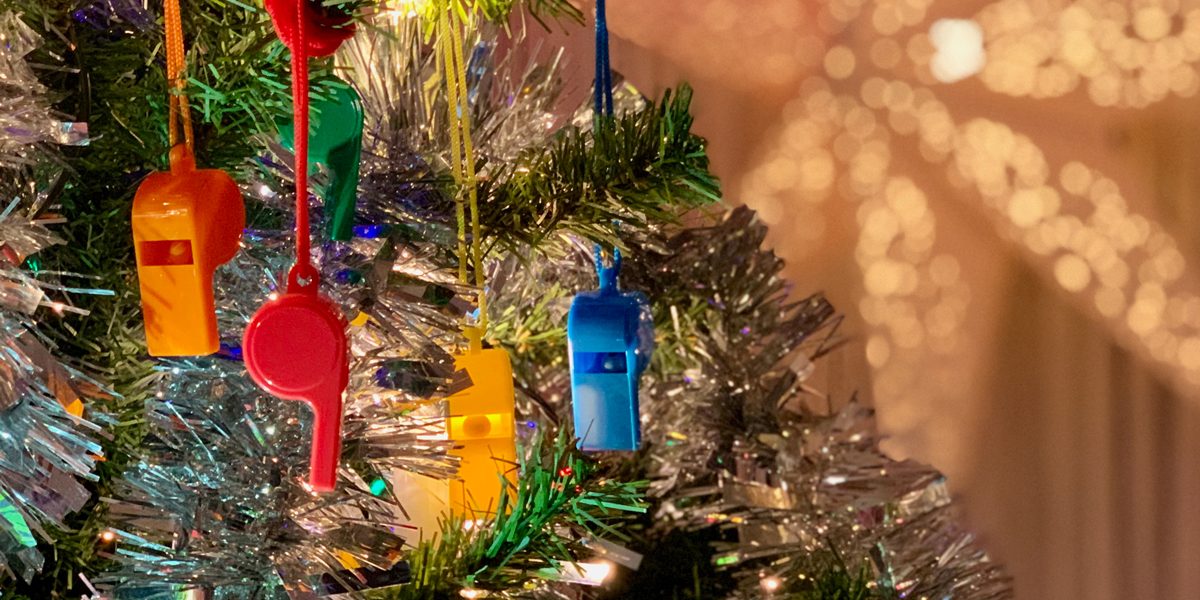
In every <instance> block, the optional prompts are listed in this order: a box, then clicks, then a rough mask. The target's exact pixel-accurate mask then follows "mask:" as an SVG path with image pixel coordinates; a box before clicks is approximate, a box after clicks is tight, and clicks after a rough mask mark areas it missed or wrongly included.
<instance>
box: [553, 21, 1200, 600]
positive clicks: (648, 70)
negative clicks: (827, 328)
mask: <svg viewBox="0 0 1200 600" xmlns="http://www.w3.org/2000/svg"><path fill="white" fill-rule="evenodd" d="M584 8H585V10H586V11H588V12H589V13H590V12H591V6H590V4H587V3H584ZM608 14H609V23H610V28H611V30H612V33H613V35H614V36H615V39H614V42H613V44H614V46H613V61H614V66H615V68H616V69H617V70H618V71H620V72H621V73H622V74H624V75H625V76H626V77H627V78H628V79H629V80H630V82H631V83H633V84H634V85H635V86H637V87H638V88H640V89H641V90H642V91H643V92H644V93H646V94H647V95H650V96H656V95H658V94H660V93H661V92H662V90H664V89H666V88H668V87H674V86H676V85H677V84H678V83H679V82H681V81H687V82H690V83H691V84H692V85H693V86H694V87H695V89H696V97H695V101H694V106H693V111H694V113H695V114H696V115H697V120H698V123H697V127H696V129H697V130H698V132H699V133H700V134H701V135H704V136H705V137H707V138H708V139H709V141H710V147H709V152H710V155H711V157H712V160H713V163H714V167H715V171H716V173H717V174H718V175H719V176H720V177H721V178H722V179H723V182H724V189H725V193H726V197H727V201H728V202H730V203H744V204H748V205H749V206H751V207H753V208H755V209H757V210H758V211H759V213H760V215H761V217H762V218H763V219H764V220H765V221H767V222H768V223H770V224H771V226H772V229H773V238H772V241H771V243H772V244H773V246H774V248H775V249H776V251H777V252H778V253H779V254H780V255H782V256H783V257H785V258H786V259H787V261H788V264H789V269H788V273H789V276H790V278H791V281H792V282H793V285H794V286H795V289H796V293H798V294H807V293H810V292H814V291H824V292H826V293H827V294H828V295H829V296H830V297H831V299H832V300H833V302H834V303H835V305H836V306H837V307H838V308H839V309H840V310H841V311H842V312H843V313H844V314H845V315H846V323H845V324H844V326H843V329H842V331H843V334H844V335H846V336H847V337H848V338H849V342H850V343H849V344H848V346H847V347H846V348H845V349H844V350H842V351H841V352H839V353H837V354H836V355H835V356H834V357H833V358H831V359H830V360H829V361H828V363H827V364H826V366H825V367H824V372H823V373H821V374H820V381H818V382H817V385H818V386H820V387H823V388H824V389H826V390H829V391H830V392H831V393H832V394H834V395H835V396H836V397H842V398H845V397H848V396H849V395H850V394H855V393H857V394H859V395H860V396H861V397H864V398H866V399H868V400H869V401H870V402H872V403H873V404H874V405H875V406H876V407H877V409H878V412H879V416H880V422H881V424H882V427H883V429H884V431H885V433H887V434H889V435H890V439H889V442H888V446H887V449H888V451H889V452H890V453H891V454H893V455H894V456H896V457H912V458H916V459H919V460H922V461H925V462H928V463H931V464H933V465H935V466H937V467H939V468H940V469H941V470H942V471H943V472H945V473H947V474H948V475H949V477H950V486H951V489H952V490H953V491H954V492H955V494H956V495H957V496H959V497H960V498H961V499H962V501H963V503H964V504H965V507H966V509H967V517H968V519H969V522H970V524H971V525H972V526H973V527H974V528H975V529H976V530H977V531H978V532H979V534H980V537H981V538H982V540H983V541H984V543H985V545H986V546H987V547H988V548H989V550H990V552H991V553H992V554H993V555H994V556H995V557H996V558H997V559H999V560H1001V561H1003V562H1004V563H1005V564H1006V565H1007V567H1008V569H1009V570H1010V572H1011V573H1012V574H1013V576H1014V577H1015V579H1016V588H1017V595H1018V598H1019V599H1021V600H1049V599H1056V600H1062V599H1066V598H1088V599H1090V600H1107V599H1117V598H1146V599H1176V598H1179V599H1183V598H1195V597H1196V596H1197V591H1196V590H1200V569H1197V568H1195V564H1194V561H1195V557H1196V556H1198V555H1200V511H1198V510H1197V509H1196V507H1197V503H1198V501H1200V469H1198V468H1195V467H1194V466H1193V462H1194V457H1195V456H1196V455H1197V454H1198V453H1200V452H1198V451H1200V410H1198V409H1200V198H1197V191H1198V190H1200V176H1197V173H1196V169H1195V167H1194V165H1195V164H1196V161H1197V158H1198V156H1200V141H1197V139H1196V136H1194V135H1193V134H1192V132H1193V131H1195V130H1196V125H1197V116H1198V115H1200V112H1198V111H1196V110H1195V109H1194V108H1193V104H1194V103H1195V102H1196V101H1197V100H1196V99H1195V96H1196V93H1197V91H1200V74H1198V70H1200V1H1186V0H1178V1H1169V0H1162V1H1150V0H1146V1H1135V0H1125V1H1103V0H1083V1H1076V2H1066V1H1055V0H1001V1H979V0H830V1H822V2H818V1H816V0H690V1H689V2H679V1H678V0H609V2H608ZM556 37H558V36H556ZM556 41H558V42H563V43H566V44H567V45H569V46H575V47H576V48H575V50H576V51H575V52H572V54H574V55H575V56H578V57H583V58H588V57H590V52H591V44H592V40H591V39H590V37H589V36H588V35H586V34H582V33H580V32H578V31H577V32H576V33H574V34H573V35H572V36H570V37H569V38H565V37H564V38H563V39H559V40H556ZM589 60H590V59H589Z"/></svg>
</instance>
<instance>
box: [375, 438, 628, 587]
mask: <svg viewBox="0 0 1200 600" xmlns="http://www.w3.org/2000/svg"><path fill="white" fill-rule="evenodd" d="M574 442H575V439H574V436H573V435H572V433H571V432H570V431H569V430H565V429H564V430H560V431H559V432H558V434H557V435H556V436H555V437H554V438H553V439H552V440H547V439H546V436H545V434H543V433H542V432H540V431H539V432H538V433H537V434H535V435H534V437H533V439H532V441H531V442H530V446H531V447H530V448H529V451H528V453H527V454H528V456H529V458H527V459H522V460H521V473H522V476H521V477H520V478H518V483H517V486H516V488H515V489H513V488H512V487H511V485H510V484H508V483H507V482H503V483H502V485H506V486H508V487H509V494H507V495H504V496H502V499H501V502H500V506H499V508H498V510H497V513H498V516H496V517H495V518H494V519H492V520H491V521H490V522H487V523H484V524H482V525H480V526H477V527H472V528H470V529H468V528H466V527H464V519H463V518H462V517H450V518H447V519H446V520H444V521H443V522H442V528H441V532H440V533H439V534H438V535H437V536H436V537H435V538H434V539H432V540H425V541H423V542H421V543H420V544H419V546H418V547H417V549H416V550H415V551H413V552H412V553H410V554H409V557H408V560H409V563H410V566H411V567H412V573H413V583H412V584H410V585H406V586H403V587H401V588H398V589H397V590H393V591H389V592H387V593H385V594H381V595H378V596H375V597H377V598H387V599H389V600H432V599H434V598H442V597H446V596H447V595H448V594H450V593H451V592H453V591H455V590H458V589H462V588H464V587H475V588H479V589H489V590H519V589H522V588H523V587H524V586H525V585H526V584H533V585H536V581H537V580H536V578H535V577H534V575H533V573H534V572H535V571H537V570H539V569H543V568H547V567H550V568H553V569H558V568H560V566H561V565H565V564H569V563H572V562H576V561H579V560H583V559H586V558H587V557H588V555H589V554H590V551H589V550H588V549H587V548H585V547H584V546H583V545H582V544H581V542H580V541H579V540H580V539H581V538H582V537H584V536H588V535H591V536H595V537H600V538H606V539H616V540H622V541H624V540H628V537H627V536H626V535H625V534H624V533H622V532H621V525H622V524H624V523H625V522H626V521H628V520H629V519H630V518H631V517H632V516H633V515H636V514H639V513H644V512H645V511H646V505H645V503H644V502H643V501H642V489H643V487H644V483H643V482H618V481H613V480H611V479H605V478H601V477H599V475H598V474H597V472H596V463H595V462H594V461H593V460H591V459H589V458H588V457H587V456H585V455H584V454H583V453H581V452H580V451H579V450H578V449H576V448H575V444H574ZM564 532H568V533H567V535H565V536H564V535H563V534H564Z"/></svg>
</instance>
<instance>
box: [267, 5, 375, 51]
mask: <svg viewBox="0 0 1200 600" xmlns="http://www.w3.org/2000/svg"><path fill="white" fill-rule="evenodd" d="M266 8H267V14H269V15H271V23H272V24H273V25H274V26H275V35H278V36H279V39H280V40H281V41H282V42H283V45H285V46H287V47H288V48H290V49H291V50H292V51H293V52H295V51H296V50H297V48H299V49H300V50H303V54H305V55H307V56H317V57H320V56H329V55H330V54H333V53H334V51H336V50H337V49H338V46H341V45H342V42H344V41H346V40H348V39H350V38H351V37H353V36H354V31H355V28H354V23H353V20H352V19H351V15H349V14H347V13H346V12H344V11H342V10H339V9H338V7H336V6H326V5H324V4H322V3H321V2H319V1H313V2H297V1H296V0H267V1H266ZM301 27H303V28H304V30H303V31H301V30H300V28H301Z"/></svg>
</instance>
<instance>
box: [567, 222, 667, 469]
mask: <svg viewBox="0 0 1200 600" xmlns="http://www.w3.org/2000/svg"><path fill="white" fill-rule="evenodd" d="M595 252H596V272H597V274H598V275H599V278H600V289H599V290H596V291H593V292H580V293H579V294H576V295H575V299H574V300H573V301H572V302H571V310H570V312H569V313H567V348H568V352H569V354H570V364H571V405H572V411H573V414H574V417H575V435H577V436H579V438H580V441H579V447H580V449H582V450H585V451H603V450H625V451H634V450H637V449H638V447H639V446H640V445H641V424H640V421H639V414H638V379H639V377H641V374H642V372H643V371H644V370H645V369H646V366H647V365H649V363H650V354H651V353H652V352H653V351H654V324H653V321H652V319H651V317H650V303H649V301H648V300H647V299H646V296H645V295H644V294H642V293H641V292H621V291H620V290H618V289H617V277H618V275H620V272H621V251H620V250H617V249H614V250H613V260H612V266H608V267H606V266H605V265H604V257H603V255H602V252H601V250H600V246H599V245H597V246H596V250H595Z"/></svg>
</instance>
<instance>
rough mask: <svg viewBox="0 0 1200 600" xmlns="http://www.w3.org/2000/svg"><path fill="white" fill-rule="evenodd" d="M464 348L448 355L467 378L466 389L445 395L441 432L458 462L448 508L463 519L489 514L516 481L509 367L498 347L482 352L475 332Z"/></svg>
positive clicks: (478, 333)
mask: <svg viewBox="0 0 1200 600" xmlns="http://www.w3.org/2000/svg"><path fill="white" fill-rule="evenodd" d="M467 335H468V337H469V338H470V339H471V344H470V348H469V349H468V350H467V352H466V353H465V354H459V355H457V356H455V357H454V367H455V368H456V369H458V370H465V371H466V372H467V375H469V376H470V377H471V387H469V388H467V389H465V390H463V391H461V392H459V393H457V394H454V395H453V396H450V399H449V403H450V418H449V419H447V423H446V429H447V433H449V436H450V440H451V441H452V442H454V449H453V450H451V452H450V453H451V454H452V455H454V456H457V457H459V458H460V462H459V467H458V479H456V480H453V481H451V482H450V510H451V511H453V513H454V514H456V515H460V516H464V517H467V518H484V517H487V516H491V515H495V514H496V509H497V507H498V506H499V505H500V497H501V495H502V494H505V493H507V489H508V487H509V486H502V485H501V482H500V476H501V475H502V474H503V476H504V478H505V479H507V480H508V482H509V484H511V486H513V487H515V486H516V481H517V445H516V428H515V426H514V424H513V420H514V419H515V414H514V411H515V409H514V400H513V398H514V396H513V394H514V390H513V372H512V363H511V362H510V361H509V358H508V353H507V352H505V351H504V350H503V349H501V348H489V349H487V350H484V349H483V348H482V344H481V343H480V332H479V331H478V330H477V329H468V333H467Z"/></svg>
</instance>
